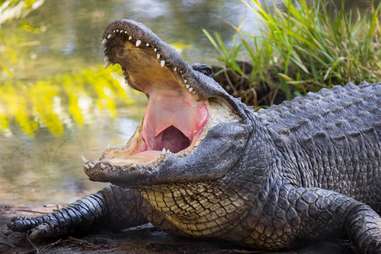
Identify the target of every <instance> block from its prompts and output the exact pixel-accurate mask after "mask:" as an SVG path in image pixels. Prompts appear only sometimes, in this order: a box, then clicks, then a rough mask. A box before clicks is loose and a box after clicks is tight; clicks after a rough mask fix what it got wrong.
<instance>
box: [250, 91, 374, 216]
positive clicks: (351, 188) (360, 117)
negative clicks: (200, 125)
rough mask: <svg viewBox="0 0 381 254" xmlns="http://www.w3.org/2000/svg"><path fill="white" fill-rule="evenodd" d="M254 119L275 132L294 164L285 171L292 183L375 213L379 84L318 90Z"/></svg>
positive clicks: (270, 109)
mask: <svg viewBox="0 0 381 254" xmlns="http://www.w3.org/2000/svg"><path fill="white" fill-rule="evenodd" d="M258 116H259V118H260V119H261V121H263V123H264V124H265V125H266V126H267V127H268V128H270V129H273V130H274V131H275V132H276V133H278V134H280V139H279V140H278V143H281V144H282V145H280V149H281V150H283V151H282V152H284V153H287V154H288V156H289V158H291V160H292V161H291V165H294V167H292V168H291V169H286V170H289V171H288V172H286V174H287V175H288V176H291V177H290V178H291V180H292V181H294V182H295V183H297V184H301V185H303V186H316V187H321V188H325V189H331V190H335V191H337V192H341V193H343V194H346V195H349V196H352V197H354V198H356V199H358V200H360V201H363V202H366V203H368V204H370V205H371V206H373V207H374V208H375V209H376V210H378V211H381V84H362V85H360V86H355V85H347V86H345V87H342V86H336V87H334V88H333V89H322V90H321V91H320V92H318V93H309V94H308V95H307V96H305V97H298V98H296V99H294V100H292V101H289V102H285V103H282V104H280V105H277V106H273V107H271V108H269V109H266V110H261V111H259V112H258ZM284 144H286V145H285V146H284ZM290 171H291V172H290ZM292 178H294V179H292Z"/></svg>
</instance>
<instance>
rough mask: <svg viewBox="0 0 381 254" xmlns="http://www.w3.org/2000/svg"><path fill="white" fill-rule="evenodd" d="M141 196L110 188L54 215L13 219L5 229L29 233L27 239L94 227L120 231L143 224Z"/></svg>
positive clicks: (77, 231)
mask: <svg viewBox="0 0 381 254" xmlns="http://www.w3.org/2000/svg"><path fill="white" fill-rule="evenodd" d="M142 202H143V201H142V197H141V196H140V194H138V193H137V192H136V191H133V190H129V189H123V188H120V187H117V186H109V187H106V188H105V189H103V190H101V191H99V192H98V193H96V194H92V195H89V196H87V197H85V198H83V199H81V200H78V201H76V202H74V203H72V204H70V205H69V206H67V207H65V208H62V209H60V210H58V211H55V212H53V213H50V214H47V215H43V216H38V217H30V218H24V217H15V218H13V219H12V221H11V223H9V224H8V227H9V228H10V229H12V230H13V231H18V232H27V231H30V237H31V238H32V239H36V238H57V237H61V236H65V235H70V234H77V233H83V232H88V231H91V230H93V229H96V228H100V227H102V228H108V229H123V228H128V227H133V226H137V225H141V224H144V223H146V220H145V217H144V214H143V213H142V211H141V206H142Z"/></svg>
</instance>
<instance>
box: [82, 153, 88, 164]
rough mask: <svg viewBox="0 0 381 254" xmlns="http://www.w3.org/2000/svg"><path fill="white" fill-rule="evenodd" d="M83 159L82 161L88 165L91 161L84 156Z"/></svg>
mask: <svg viewBox="0 0 381 254" xmlns="http://www.w3.org/2000/svg"><path fill="white" fill-rule="evenodd" d="M81 159H82V161H83V162H84V163H87V162H88V161H89V160H88V159H86V158H85V156H83V155H82V156H81Z"/></svg>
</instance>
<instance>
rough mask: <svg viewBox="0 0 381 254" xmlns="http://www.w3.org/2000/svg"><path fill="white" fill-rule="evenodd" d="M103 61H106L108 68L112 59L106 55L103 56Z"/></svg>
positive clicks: (105, 64)
mask: <svg viewBox="0 0 381 254" xmlns="http://www.w3.org/2000/svg"><path fill="white" fill-rule="evenodd" d="M103 62H104V66H105V68H106V67H107V66H109V65H110V61H109V60H108V57H107V56H105V57H104V58H103Z"/></svg>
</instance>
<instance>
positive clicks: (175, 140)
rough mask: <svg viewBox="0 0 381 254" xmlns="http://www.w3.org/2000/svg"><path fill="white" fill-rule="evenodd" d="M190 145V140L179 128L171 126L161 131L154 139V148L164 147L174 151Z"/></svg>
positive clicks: (160, 148)
mask: <svg viewBox="0 0 381 254" xmlns="http://www.w3.org/2000/svg"><path fill="white" fill-rule="evenodd" d="M189 145H190V140H189V139H188V138H187V137H186V136H185V135H184V134H183V133H182V132H181V131H179V130H178V129H177V128H175V127H173V126H171V127H169V128H167V129H165V130H164V131H163V132H161V133H160V134H159V135H158V136H157V137H156V138H155V140H154V144H153V148H154V150H162V149H163V148H165V149H167V150H170V151H171V152H173V153H177V152H180V151H181V150H184V149H185V148H187V147H188V146H189Z"/></svg>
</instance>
